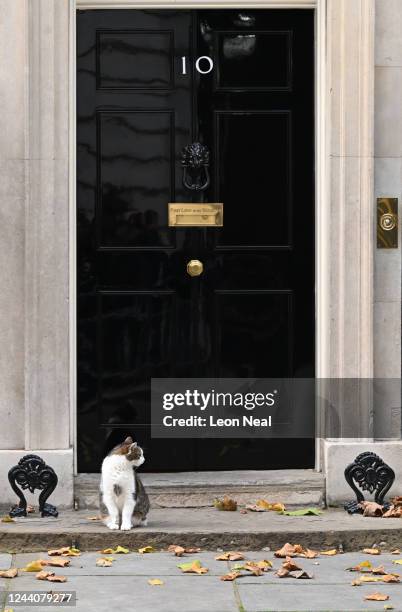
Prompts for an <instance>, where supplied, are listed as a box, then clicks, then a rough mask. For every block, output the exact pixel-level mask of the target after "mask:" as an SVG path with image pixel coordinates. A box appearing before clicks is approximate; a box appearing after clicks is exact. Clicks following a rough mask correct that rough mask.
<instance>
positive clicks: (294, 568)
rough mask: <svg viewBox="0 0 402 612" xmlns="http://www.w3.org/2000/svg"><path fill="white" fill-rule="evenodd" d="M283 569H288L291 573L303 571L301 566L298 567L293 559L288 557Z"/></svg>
mask: <svg viewBox="0 0 402 612" xmlns="http://www.w3.org/2000/svg"><path fill="white" fill-rule="evenodd" d="M282 567H283V568H285V569H287V570H288V571H289V572H297V571H300V570H301V569H302V568H301V567H300V566H299V565H297V563H295V562H294V561H292V559H291V557H286V561H284V562H283V563H282Z"/></svg>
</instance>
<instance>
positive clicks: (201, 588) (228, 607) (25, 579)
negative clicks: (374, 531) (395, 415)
mask: <svg viewBox="0 0 402 612" xmlns="http://www.w3.org/2000/svg"><path fill="white" fill-rule="evenodd" d="M216 556H217V553H216V552H212V551H209V552H202V553H199V554H198V555H185V556H184V557H181V558H177V557H175V556H174V555H173V554H171V553H166V552H164V553H161V552H155V553H149V554H144V555H141V554H139V553H137V552H133V553H129V554H127V555H124V554H123V555H114V559H115V561H114V562H113V565H112V567H109V568H98V567H96V565H95V563H96V559H97V558H98V557H99V555H98V554H97V553H94V552H82V554H81V556H80V557H73V558H71V566H70V567H66V568H63V569H61V568H60V569H56V568H55V571H56V573H57V574H62V575H64V576H66V578H67V582H66V583H64V584H49V583H46V582H40V581H38V580H36V578H35V573H27V572H20V574H19V576H18V577H17V578H15V579H13V580H8V581H7V584H1V585H0V596H1V595H2V591H4V589H7V590H8V591H11V592H15V591H18V590H20V591H29V590H34V591H43V592H48V591H50V590H52V591H63V590H66V591H76V595H77V605H76V607H75V608H73V609H74V610H75V611H76V612H92V611H93V612H111V611H112V610H113V611H114V610H125V609H127V610H130V612H181V611H183V612H318V611H320V612H358V611H359V612H360V611H362V610H366V611H367V610H374V611H376V610H384V604H388V605H392V606H393V610H395V611H396V612H398V611H399V612H402V583H398V584H381V583H368V584H364V585H362V586H359V587H352V586H351V584H350V583H351V581H352V580H353V579H355V578H358V576H359V575H360V574H359V573H357V572H348V571H347V570H346V568H348V567H352V566H354V565H357V564H358V563H361V562H362V561H365V560H369V561H370V562H371V563H372V564H373V565H375V566H378V565H384V566H385V569H386V570H387V571H390V572H393V573H400V574H401V575H402V566H398V565H396V564H394V563H393V561H395V560H396V559H400V558H402V555H391V554H389V553H381V554H380V555H376V556H373V555H367V554H364V553H363V552H356V553H344V554H337V555H335V556H333V557H324V556H319V557H318V558H316V559H303V558H299V557H297V558H295V561H296V563H298V564H299V565H300V566H301V567H303V568H304V569H306V570H307V571H309V572H312V573H313V574H314V578H312V579H311V580H296V579H294V578H282V579H281V578H279V577H278V576H276V575H275V570H276V569H278V568H279V567H280V566H281V564H282V561H283V559H277V558H275V557H274V554H273V552H270V551H268V552H267V551H245V552H244V556H245V557H246V559H247V560H260V559H262V558H266V559H269V560H271V561H272V562H273V564H274V569H273V570H272V571H270V572H267V573H265V574H264V575H263V576H258V577H253V576H247V577H244V578H239V579H237V580H236V581H234V582H223V581H221V580H220V576H221V575H223V574H226V573H227V572H228V570H229V568H230V566H231V565H235V563H234V562H232V563H231V562H226V561H216V560H215V557H216ZM38 558H48V556H47V552H46V551H39V552H38V553H34V554H32V553H29V554H26V553H24V554H15V555H13V556H12V566H13V567H18V568H21V567H23V566H24V565H26V563H28V562H29V561H32V560H34V559H38ZM194 558H198V559H199V560H200V561H201V562H202V564H203V565H204V566H206V567H208V568H209V572H208V574H205V575H200V576H197V575H193V574H184V573H182V572H181V571H180V570H179V569H178V568H177V564H178V563H180V562H186V561H190V560H193V559H194ZM317 563H318V564H319V565H316V564H317ZM399 568H401V570H399ZM152 578H159V579H160V580H162V581H163V583H164V584H163V585H161V586H151V585H149V584H148V580H149V579H152ZM375 591H377V592H380V593H384V594H387V595H389V597H390V599H389V601H387V602H375V601H365V599H364V597H365V595H368V594H369V593H373V592H375ZM3 596H4V593H3ZM11 607H13V606H11ZM3 609H4V607H2V606H1V605H0V611H1V612H2V611H3ZM34 609H36V610H38V611H44V612H56V611H59V610H60V607H57V606H49V607H40V606H38V607H36V608H33V607H32V606H25V607H24V606H21V607H20V606H19V607H16V608H15V612H17V611H20V612H28V611H29V612H32V610H34ZM66 609H67V610H68V609H69V608H66Z"/></svg>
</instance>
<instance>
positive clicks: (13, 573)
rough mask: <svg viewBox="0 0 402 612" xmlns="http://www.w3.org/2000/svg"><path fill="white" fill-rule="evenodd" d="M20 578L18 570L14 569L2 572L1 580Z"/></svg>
mask: <svg viewBox="0 0 402 612" xmlns="http://www.w3.org/2000/svg"><path fill="white" fill-rule="evenodd" d="M17 576H18V569H17V568H15V567H13V568H12V569H8V570H4V571H0V578H16V577H17Z"/></svg>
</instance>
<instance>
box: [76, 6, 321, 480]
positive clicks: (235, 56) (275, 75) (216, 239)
mask: <svg viewBox="0 0 402 612" xmlns="http://www.w3.org/2000/svg"><path fill="white" fill-rule="evenodd" d="M313 37H314V19H313V12H312V11H309V10H298V11H292V10H284V11H279V10H246V9H244V10H210V11H208V10H197V11H190V10H156V11H150V10H147V11H145V10H144V11H141V10H114V11H112V10H99V11H98V10H96V11H78V17H77V41H78V51H77V53H78V60H77V147H78V152H77V158H78V165H77V177H78V182H77V206H78V213H77V216H78V257H77V258H78V459H79V471H86V472H90V471H98V470H99V465H100V462H101V459H102V457H103V455H104V453H105V452H107V451H108V450H109V449H110V447H112V446H113V445H114V444H115V443H117V442H119V441H120V440H121V439H122V437H125V436H126V435H127V434H132V435H133V436H134V438H135V439H136V440H138V441H139V443H140V444H141V445H143V446H144V447H145V449H146V456H147V461H146V463H145V464H144V469H147V470H148V471H174V470H180V471H182V470H197V469H198V470H216V469H273V468H292V467H295V468H296V467H298V468H299V467H312V465H313V460H314V457H313V441H312V440H294V441H292V443H291V444H289V445H287V444H286V441H284V440H280V441H275V440H261V439H259V440H252V439H250V440H240V439H239V440H236V439H234V440H229V439H228V440H198V441H196V440H180V441H179V440H172V441H170V440H153V439H151V437H150V406H149V402H150V380H151V378H152V377H209V376H217V377H233V378H234V377H292V376H296V377H310V376H314V189H313V185H314V150H313V144H314V115H313V108H314V104H313V100H314V59H313V58H314V55H313V48H314V38H313ZM192 143H200V144H201V145H202V147H201V148H204V155H205V154H206V153H205V152H206V151H207V157H208V164H205V163H204V170H205V169H206V168H207V169H208V181H206V174H205V175H201V174H197V172H198V170H197V167H196V166H194V165H193V166H192V167H190V168H188V169H187V174H186V177H187V178H186V179H185V180H183V178H184V175H185V173H184V172H183V170H184V167H183V159H182V155H183V151H184V150H185V147H188V146H189V145H191V144H192ZM201 158H202V155H201V154H200V160H199V164H200V165H202V163H203V161H202V159H201ZM204 162H205V159H204ZM197 163H198V162H197ZM197 177H199V178H197ZM197 181H198V183H199V184H198V188H197ZM194 185H196V188H192V186H194ZM169 202H176V203H180V202H182V203H184V202H187V203H211V202H214V203H215V202H217V203H218V202H223V204H224V212H223V218H224V222H223V226H222V227H213V226H211V227H190V228H187V227H170V226H169V224H168V203H169ZM193 261H198V262H199V263H200V264H201V267H202V270H201V272H199V273H197V274H189V273H188V264H189V262H193ZM289 448H291V450H289Z"/></svg>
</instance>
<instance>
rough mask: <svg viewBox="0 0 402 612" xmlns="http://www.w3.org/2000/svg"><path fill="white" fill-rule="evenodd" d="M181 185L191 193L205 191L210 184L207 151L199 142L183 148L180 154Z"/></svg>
mask: <svg viewBox="0 0 402 612" xmlns="http://www.w3.org/2000/svg"><path fill="white" fill-rule="evenodd" d="M181 165H182V167H183V185H184V186H185V187H187V189H190V190H191V191H205V189H207V188H208V186H209V183H210V177H209V149H208V147H206V146H205V145H203V144H201V143H200V142H193V143H192V144H190V145H188V146H187V147H184V149H183V151H182V153H181Z"/></svg>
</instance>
